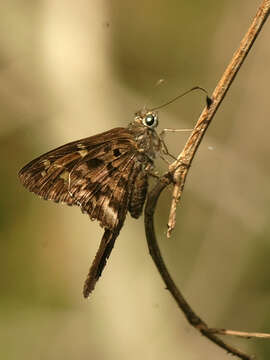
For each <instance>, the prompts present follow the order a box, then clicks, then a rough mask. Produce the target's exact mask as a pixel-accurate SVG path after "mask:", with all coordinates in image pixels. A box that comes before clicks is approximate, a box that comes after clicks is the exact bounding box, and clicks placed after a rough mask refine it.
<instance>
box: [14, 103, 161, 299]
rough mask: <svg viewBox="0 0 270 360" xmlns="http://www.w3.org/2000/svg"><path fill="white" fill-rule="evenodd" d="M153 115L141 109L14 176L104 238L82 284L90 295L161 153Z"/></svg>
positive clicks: (138, 209)
mask: <svg viewBox="0 0 270 360" xmlns="http://www.w3.org/2000/svg"><path fill="white" fill-rule="evenodd" d="M157 126H158V114H157V112H155V111H153V110H151V111H149V110H146V109H144V110H142V111H140V112H138V113H136V114H135V117H134V120H133V121H132V122H131V123H130V124H129V125H128V126H127V127H126V128H122V127H119V128H114V129H111V130H109V131H106V132H103V133H101V134H98V135H94V136H91V137H87V138H85V139H81V140H77V141H73V142H71V143H68V144H66V145H63V146H60V147H58V148H57V149H54V150H51V151H49V152H47V153H46V154H44V155H41V156H40V157H38V158H37V159H34V160H33V161H31V162H30V163H28V164H27V165H26V166H24V167H23V168H22V169H21V170H20V171H19V178H20V181H21V182H22V184H23V185H24V186H25V187H26V188H27V189H28V190H29V191H31V192H33V193H35V194H37V195H39V196H40V197H42V198H43V199H45V200H53V201H55V202H62V203H66V204H67V205H77V206H79V207H80V208H81V210H82V212H83V213H86V214H88V215H89V217H90V218H91V219H92V220H98V221H99V223H100V225H101V227H103V228H104V234H103V236H102V239H101V243H100V246H99V249H98V251H97V254H96V256H95V258H94V260H93V263H92V265H91V267H90V270H89V273H88V275H87V278H86V281H85V283H84V288H83V295H84V297H85V298H87V297H88V296H89V295H90V293H91V292H92V291H93V290H94V288H95V285H96V282H97V281H98V279H99V278H100V276H101V274H102V272H103V269H104V267H105V265H106V263H107V260H108V258H109V256H110V254H111V251H112V249H113V247H114V243H115V240H116V238H117V237H118V235H119V232H120V230H121V228H122V226H123V224H124V221H125V218H126V215H127V213H128V212H129V214H130V215H131V216H132V217H133V218H136V219H137V218H138V217H139V216H140V215H141V213H142V210H143V206H144V202H145V199H146V195H147V189H148V179H149V176H151V175H152V173H153V169H154V160H155V157H156V155H157V154H158V153H160V154H161V153H162V152H164V153H166V150H164V146H165V144H164V142H163V140H162V138H161V137H160V136H159V135H158V134H157V132H156V127H157Z"/></svg>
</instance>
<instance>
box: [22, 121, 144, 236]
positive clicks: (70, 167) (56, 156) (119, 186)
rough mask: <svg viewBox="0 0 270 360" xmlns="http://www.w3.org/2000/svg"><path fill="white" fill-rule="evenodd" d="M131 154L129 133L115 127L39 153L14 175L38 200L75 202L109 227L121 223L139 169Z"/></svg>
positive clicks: (113, 227) (73, 203)
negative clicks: (17, 175) (120, 218)
mask: <svg viewBox="0 0 270 360" xmlns="http://www.w3.org/2000/svg"><path fill="white" fill-rule="evenodd" d="M135 153H136V143H135V141H134V140H133V137H132V135H131V134H130V132H129V131H128V130H127V129H124V128H116V129H112V130H110V131H107V132H105V133H102V134H99V135H96V136H93V137H89V138H86V139H82V140H79V141H75V142H72V143H69V144H66V145H64V146H61V147H59V148H57V149H55V150H52V151H50V152H48V153H46V154H44V155H42V156H40V157H39V158H37V159H35V160H33V161H31V162H30V163H29V164H27V165H26V166H25V167H24V168H23V169H22V170H21V171H20V172H19V177H20V180H21V182H22V183H23V185H24V186H25V187H26V188H27V189H29V190H30V191H32V192H34V193H36V194H37V195H39V196H41V197H42V198H44V199H46V200H54V201H56V202H59V201H61V202H64V203H67V204H69V205H78V206H80V207H81V209H82V210H83V211H84V212H87V213H88V214H89V215H90V217H91V218H93V219H98V220H99V221H100V223H101V225H102V226H104V227H106V228H108V229H111V230H113V231H114V230H115V229H116V228H118V227H119V226H120V225H119V224H121V222H122V221H119V220H118V218H119V215H120V217H121V215H123V216H124V217H125V214H126V209H127V202H128V196H129V195H128V194H129V192H130V186H131V184H132V182H133V181H134V176H135V174H136V173H137V170H136V169H137V168H138V161H136V156H135ZM132 174H133V175H132ZM131 175H132V176H131ZM121 204H122V205H121ZM123 209H124V210H123ZM121 212H122V213H123V214H122V213H121ZM123 216H122V217H123ZM121 226H122V224H121Z"/></svg>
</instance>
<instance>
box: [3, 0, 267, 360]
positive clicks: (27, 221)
mask: <svg viewBox="0 0 270 360" xmlns="http://www.w3.org/2000/svg"><path fill="white" fill-rule="evenodd" d="M259 4H260V1H253V0H248V1H244V0H239V1H237V2H235V1H232V0H226V1H225V0H221V1H213V0H212V1H211V0H205V1H203V2H190V1H176V0H169V1H166V2H165V1H161V0H155V1H153V0H145V1H136V2H134V1H132V2H131V1H121V0H117V1H105V0H102V1H101V0H91V1H86V0H80V1H76V2H72V1H71V2H67V1H63V0H58V1H52V0H51V1H50V0H43V1H27V2H26V1H19V0H13V1H2V2H1V4H0V109H1V120H0V121H1V127H0V147H1V148H0V153H1V166H0V172H1V177H0V181H1V186H0V192H1V196H0V214H1V215H0V223H1V227H0V234H1V241H0V249H1V250H0V263H1V275H0V276H1V298H0V318H1V322H0V339H1V340H0V342H1V344H0V357H1V359H5V360H15V359H16V360H17V359H18V358H20V359H21V360H23V359H27V360H31V359H35V360H36V359H42V360H43V359H44V360H45V359H50V360H54V359H57V360H63V359H65V360H69V359H81V360H85V359H102V360H103V359H104V360H109V359H110V360H112V359H118V360H121V359H127V358H128V359H131V360H132V359H136V360H137V359H155V360H161V359H164V358H165V356H166V358H168V359H171V360H174V359H187V360H197V359H200V360H201V359H208V360H211V359H217V358H218V359H219V360H222V359H224V360H225V359H228V355H227V354H226V353H225V352H224V351H223V350H220V349H219V348H217V347H216V346H214V345H213V344H211V343H210V342H209V341H208V340H206V339H205V338H202V336H201V335H200V334H198V333H197V332H196V331H195V330H194V329H192V328H191V327H190V326H189V325H188V324H187V322H186V320H185V318H184V316H183V315H182V314H181V313H180V312H179V310H178V308H177V307H176V304H175V303H174V301H173V299H172V298H171V297H170V295H169V294H168V292H167V291H165V289H164V284H163V282H162V281H161V278H160V276H159V274H158V273H157V271H156V269H155V267H154V264H153V262H152V260H151V258H150V256H149V254H148V249H147V245H146V240H145V235H144V225H143V217H142V218H140V219H139V220H137V221H136V220H134V219H131V218H130V217H129V216H128V217H127V220H126V223H125V226H124V228H123V229H122V231H121V234H120V236H119V238H118V240H117V242H116V246H115V249H114V250H113V252H112V255H111V258H110V260H109V263H108V265H107V267H106V269H105V271H104V273H103V276H102V278H101V280H100V281H99V282H98V284H97V287H96V290H95V292H94V293H93V294H92V296H91V297H90V299H89V300H84V299H83V297H82V286H83V282H84V280H85V277H86V274H87V272H88V269H89V266H90V264H91V261H92V259H93V257H94V256H95V252H96V250H97V248H98V245H99V241H100V239H101V236H102V230H101V229H100V227H99V225H98V223H97V222H91V221H89V218H88V217H87V216H86V215H82V214H81V212H80V211H79V209H78V208H76V207H75V208H69V207H67V206H65V205H59V204H54V203H52V202H46V201H44V200H41V199H39V198H38V197H37V196H35V195H33V194H31V193H29V192H28V191H26V190H25V189H24V188H23V187H22V185H21V184H20V183H19V181H18V177H17V173H18V171H19V169H20V168H21V167H22V166H23V165H25V164H26V163H27V162H29V161H30V160H32V159H33V158H35V157H37V156H39V155H40V154H42V153H44V152H47V151H48V150H50V149H52V148H54V147H58V146H60V145H62V144H64V143H67V142H69V141H73V140H77V139H80V138H83V137H87V136H91V135H94V134H96V133H99V132H102V131H105V130H108V129H110V128H113V127H117V126H126V125H127V124H128V123H129V122H130V121H131V119H132V118H133V114H134V112H135V111H137V110H138V109H140V108H142V107H143V106H144V105H145V104H146V105H148V106H152V107H153V106H157V105H159V104H161V103H163V102H165V101H167V100H170V99H172V98H173V97H175V96H176V95H177V94H179V93H180V92H183V91H185V90H187V89H189V88H190V87H193V86H195V85H200V86H203V87H205V88H206V89H208V91H209V93H210V94H211V92H212V90H213V89H214V87H215V85H216V82H217V81H218V80H219V78H220V76H221V74H222V73H223V71H224V69H225V67H226V66H227V63H228V61H229V60H230V59H231V56H232V54H233V52H234V51H235V49H236V48H237V47H238V45H239V41H240V40H241V38H242V36H243V35H244V33H245V32H246V30H247V27H248V26H249V25H250V23H251V20H252V18H253V16H254V15H255V12H256V11H257V8H258V6H259ZM269 32H270V27H269V24H268V23H267V24H266V25H265V27H264V29H263V31H262V33H261V34H260V36H259V38H258V39H257V41H256V43H255V46H254V47H253V49H252V51H251V53H250V54H249V56H248V58H247V61H246V62H245V64H244V66H243V67H242V68H241V71H240V73H239V75H238V76H237V78H236V79H235V81H234V83H233V86H232V88H231V90H230V91H229V93H228V94H227V96H226V99H225V101H224V102H223V104H222V106H221V108H220V109H219V111H218V113H217V114H216V116H215V118H214V121H213V123H212V124H211V126H210V128H209V131H208V132H207V136H206V138H205V139H204V140H203V142H202V144H201V146H200V149H199V152H198V154H197V155H196V158H195V161H194V163H193V166H192V169H191V171H190V174H189V177H188V180H187V184H186V189H185V192H184V196H183V198H182V203H181V205H180V206H179V209H178V218H177V227H176V230H175V232H174V233H173V236H172V238H171V239H169V240H168V239H167V238H166V223H167V217H168V212H169V206H170V200H171V189H167V190H166V191H165V192H164V194H163V195H162V197H161V199H160V201H159V204H158V210H157V214H156V228H157V233H158V239H159V243H160V246H161V250H162V253H163V255H164V258H165V261H166V263H167V265H168V267H169V270H170V271H171V272H172V275H173V277H174V279H175V281H176V283H177V284H178V285H179V287H180V289H181V290H182V291H183V293H184V295H185V296H186V298H187V300H188V301H189V302H190V304H191V305H192V307H193V308H194V310H195V311H196V312H197V313H198V314H199V316H201V317H202V318H203V319H204V320H205V321H206V322H207V323H208V324H209V326H211V327H222V328H229V329H235V330H242V331H263V332H270V307H269V304H270V265H269V258H270V239H269V235H270V222H269V217H270V216H269V212H270V186H269V176H270V164H269V151H270V149H269V133H270V122H269V117H270V110H269V78H270V72H269V62H270V48H269ZM159 79H164V80H165V81H164V83H163V85H161V86H158V87H156V86H155V84H156V83H157V81H158V80H159ZM204 104H205V97H204V95H203V94H200V93H198V92H196V93H195V92H194V93H192V94H190V95H188V96H186V97H184V98H182V99H181V100H179V101H177V102H175V103H174V104H172V105H170V106H168V107H166V108H163V109H162V110H160V112H159V116H160V128H161V129H162V128H164V127H172V128H192V127H193V125H194V124H195V122H196V121H197V118H198V116H199V114H200V112H201V110H202V108H203V107H204ZM187 137H188V133H177V134H169V135H168V137H167V144H168V146H169V149H170V151H171V152H172V153H174V154H178V152H180V151H181V149H182V147H183V145H184V143H185V140H186V139H187ZM158 169H159V170H160V171H161V172H162V170H165V169H166V165H164V164H163V163H162V162H158ZM225 340H227V341H229V342H230V343H231V344H234V345H237V346H239V347H240V349H242V350H243V351H247V352H249V353H251V354H254V353H256V354H257V356H258V358H260V359H267V358H269V356H270V343H269V341H267V340H238V339H232V338H226V339H225Z"/></svg>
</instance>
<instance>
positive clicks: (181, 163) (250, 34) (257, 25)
mask: <svg viewBox="0 0 270 360" xmlns="http://www.w3.org/2000/svg"><path fill="white" fill-rule="evenodd" d="M269 12H270V0H263V2H262V4H261V6H260V7H259V9H258V11H257V14H256V15H255V18H254V20H253V22H252V24H251V26H250V27H249V29H248V31H247V33H246V35H245V36H244V37H243V39H242V41H241V43H240V46H239V49H238V50H237V51H236V52H235V53H234V55H233V58H232V60H231V62H230V64H229V65H228V67H227V69H226V70H225V72H224V74H223V76H222V77H221V79H220V81H219V83H218V85H217V87H216V89H215V90H214V92H213V95H212V101H213V103H212V105H211V106H210V108H209V109H207V108H205V109H204V110H203V112H202V114H201V116H200V118H199V120H198V122H197V124H196V125H195V127H194V129H193V131H192V133H191V135H190V137H189V139H188V141H187V143H186V145H185V147H184V149H183V151H182V152H181V153H180V155H179V156H178V158H177V160H176V161H175V162H174V163H173V164H172V165H171V166H170V167H169V171H168V172H167V173H166V174H165V175H164V176H163V177H162V178H161V179H160V181H159V182H158V183H157V184H156V186H155V187H154V188H153V190H152V191H151V192H150V194H149V195H148V200H147V203H146V207H145V230H146V237H147V242H148V247H149V251H150V254H151V256H152V258H153V260H154V262H155V264H156V266H157V268H158V271H159V272H160V274H161V276H162V278H163V280H164V282H165V284H166V287H167V289H168V290H169V291H170V293H171V294H172V296H173V297H174V299H175V301H176V302H177V304H178V306H179V308H180V309H181V310H182V311H183V312H184V314H185V316H186V318H187V320H188V321H189V323H190V324H191V325H192V326H194V327H195V328H196V329H197V330H199V331H200V332H201V333H202V334H203V335H204V336H206V337H207V338H208V339H209V340H211V341H212V342H214V343H215V344H217V345H218V346H220V347H221V348H223V349H225V350H226V351H227V352H228V353H231V354H233V355H235V356H238V357H239V358H240V359H244V360H251V359H252V357H251V356H249V355H247V354H244V353H242V352H241V351H239V350H237V349H236V348H233V347H231V346H230V345H228V344H226V343H225V342H223V341H222V340H221V339H220V338H219V337H218V336H216V335H217V334H219V335H234V336H241V337H257V338H258V337H264V338H266V337H269V335H268V334H260V333H247V332H239V331H232V330H225V329H211V328H209V327H208V326H207V324H206V323H205V322H204V321H203V320H201V319H200V318H199V317H198V316H197V315H196V314H195V312H194V311H193V310H192V308H191V307H190V306H189V304H188V303H187V302H186V300H185V299H184V297H183V295H182V294H181V292H180V291H179V289H178V288H177V286H176V285H175V283H174V281H173V279H172V278H171V276H170V274H169V272H168V270H167V268H166V265H165V263H164V261H163V258H162V256H161V253H160V250H159V247H158V244H157V241H156V236H155V230H154V222H153V216H154V212H155V207H156V204H157V201H158V198H159V195H160V193H161V192H162V191H163V189H164V188H165V187H166V186H168V185H169V184H172V183H173V184H174V190H173V201H172V206H171V211H170V216H169V222H168V236H170V234H171V232H172V230H173V228H174V227H175V219H176V215H175V212H176V206H177V203H178V202H179V200H180V198H181V195H182V193H183V189H184V185H185V181H186V177H187V174H188V171H189V169H190V166H191V163H192V161H193V158H194V155H195V153H196V151H197V150H198V147H199V145H200V143H201V141H202V138H203V136H204V135H205V132H206V130H207V128H208V126H209V124H210V122H211V120H212V119H213V117H214V115H215V113H216V111H217V109H218V107H219V106H220V104H221V102H222V100H223V99H224V97H225V95H226V93H227V91H228V89H229V88H230V86H231V84H232V82H233V80H234V78H235V76H236V74H237V72H238V70H239V69H240V67H241V65H242V63H243V61H244V60H245V58H246V56H247V54H248V52H249V50H250V49H251V47H252V45H253V43H254V41H255V39H256V37H257V36H258V34H259V32H260V30H261V29H262V26H263V24H264V22H265V21H266V19H267V17H268V15H269Z"/></svg>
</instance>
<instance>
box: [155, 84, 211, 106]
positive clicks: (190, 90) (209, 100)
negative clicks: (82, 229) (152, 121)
mask: <svg viewBox="0 0 270 360" xmlns="http://www.w3.org/2000/svg"><path fill="white" fill-rule="evenodd" d="M194 90H201V91H203V92H204V93H205V94H206V106H207V109H209V107H210V106H211V104H212V102H213V100H212V99H211V98H210V97H209V96H208V92H207V91H206V90H205V89H204V88H202V87H200V86H194V87H193V88H191V89H189V90H187V91H185V92H183V93H182V94H180V95H177V96H176V97H175V98H173V99H172V100H170V101H167V102H166V103H164V104H162V105H159V106H157V107H154V108H152V109H149V110H150V111H155V110H158V109H161V108H163V107H165V106H167V105H170V104H171V103H173V102H174V101H176V100H178V99H180V98H181V97H183V96H185V95H187V94H188V93H190V92H192V91H194Z"/></svg>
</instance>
